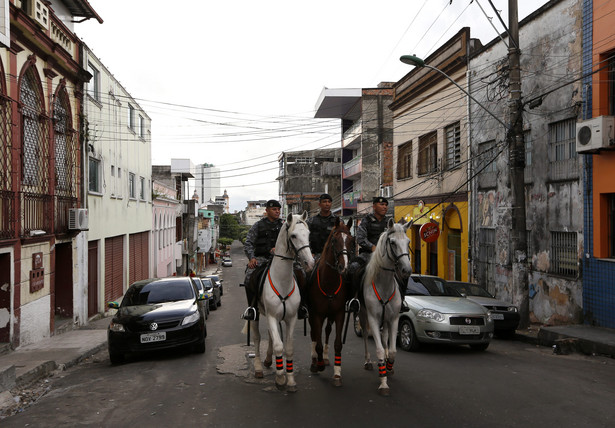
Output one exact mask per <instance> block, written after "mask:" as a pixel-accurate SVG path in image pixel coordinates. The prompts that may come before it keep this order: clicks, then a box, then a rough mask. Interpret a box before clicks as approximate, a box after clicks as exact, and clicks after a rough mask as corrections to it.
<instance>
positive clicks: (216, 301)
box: [211, 299, 220, 311]
mask: <svg viewBox="0 0 615 428" xmlns="http://www.w3.org/2000/svg"><path fill="white" fill-rule="evenodd" d="M218 301H219V300H215V299H214V300H212V303H213V305H211V310H212V311H215V310H218V306H220V305H218Z"/></svg>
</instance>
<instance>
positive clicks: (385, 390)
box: [378, 388, 391, 397]
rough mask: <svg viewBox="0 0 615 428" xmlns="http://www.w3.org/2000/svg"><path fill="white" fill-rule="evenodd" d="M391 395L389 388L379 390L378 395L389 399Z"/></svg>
mask: <svg viewBox="0 0 615 428" xmlns="http://www.w3.org/2000/svg"><path fill="white" fill-rule="evenodd" d="M390 393H391V390H390V389H389V388H380V389H378V394H379V395H381V396H383V397H388V396H389V394H390Z"/></svg>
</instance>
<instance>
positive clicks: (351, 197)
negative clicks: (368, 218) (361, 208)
mask: <svg viewBox="0 0 615 428" xmlns="http://www.w3.org/2000/svg"><path fill="white" fill-rule="evenodd" d="M359 199H361V192H360V191H357V192H348V193H344V194H343V208H349V209H356V208H357V203H358V202H359Z"/></svg>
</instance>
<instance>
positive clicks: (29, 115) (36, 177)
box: [19, 67, 48, 191]
mask: <svg viewBox="0 0 615 428" xmlns="http://www.w3.org/2000/svg"><path fill="white" fill-rule="evenodd" d="M37 83H38V76H37V75H36V72H35V69H34V67H30V69H29V70H28V71H27V72H26V73H25V74H24V76H23V79H22V81H21V87H20V90H19V101H20V102H21V105H22V115H23V116H22V117H23V120H22V139H23V140H22V182H23V184H24V185H26V186H33V187H39V186H44V184H45V183H46V182H47V180H45V179H44V175H43V174H44V173H45V170H44V169H42V168H41V166H43V165H45V164H46V160H47V156H46V154H47V153H46V152H47V148H48V147H47V144H46V141H45V132H44V129H42V121H40V120H39V115H40V114H41V113H42V112H43V108H42V99H43V96H42V94H41V93H40V89H39V85H38V84H37ZM45 166H46V165H45ZM39 191H44V190H43V189H39Z"/></svg>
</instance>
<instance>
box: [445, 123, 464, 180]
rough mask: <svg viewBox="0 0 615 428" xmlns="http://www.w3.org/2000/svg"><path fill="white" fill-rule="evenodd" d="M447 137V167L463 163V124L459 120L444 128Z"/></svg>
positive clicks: (450, 167)
mask: <svg viewBox="0 0 615 428" xmlns="http://www.w3.org/2000/svg"><path fill="white" fill-rule="evenodd" d="M444 138H445V139H446V169H452V168H455V167H456V166H459V165H460V164H461V125H460V124H459V122H457V123H454V124H452V125H450V126H447V127H446V128H445V129H444Z"/></svg>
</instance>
